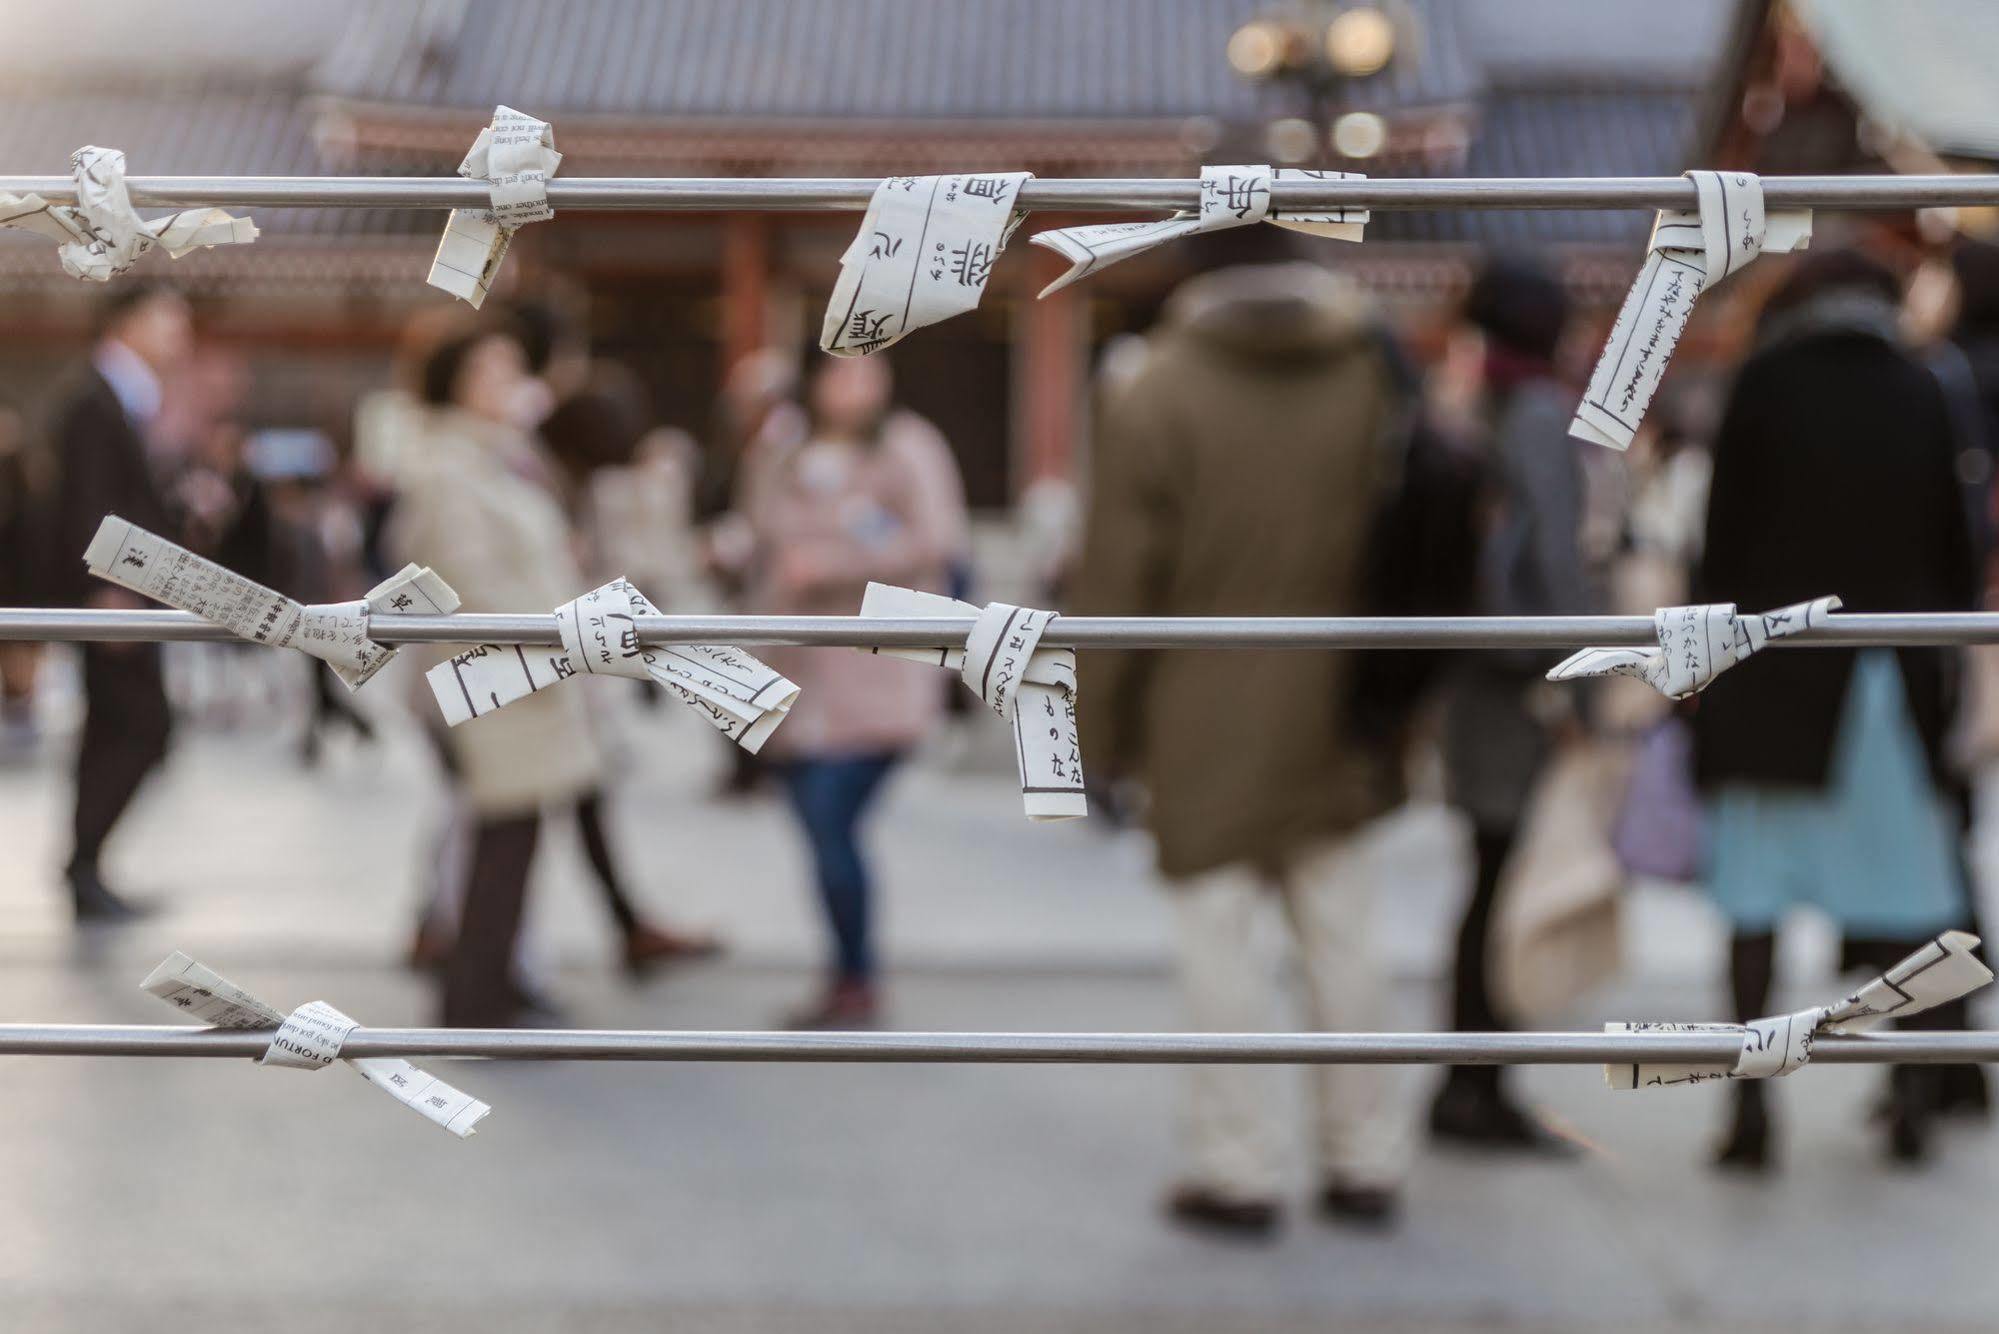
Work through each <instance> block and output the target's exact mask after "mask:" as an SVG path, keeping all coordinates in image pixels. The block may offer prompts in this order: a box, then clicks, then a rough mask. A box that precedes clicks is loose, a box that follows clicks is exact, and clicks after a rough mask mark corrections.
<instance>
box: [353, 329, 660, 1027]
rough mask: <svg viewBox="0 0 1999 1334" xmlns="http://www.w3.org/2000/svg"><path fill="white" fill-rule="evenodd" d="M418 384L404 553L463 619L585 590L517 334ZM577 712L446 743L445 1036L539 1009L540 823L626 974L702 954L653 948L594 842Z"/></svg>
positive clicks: (593, 752) (509, 716) (597, 805)
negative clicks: (575, 839) (561, 827)
mask: <svg viewBox="0 0 1999 1334" xmlns="http://www.w3.org/2000/svg"><path fill="white" fill-rule="evenodd" d="M418 378H419V387H418V398H419V400H420V402H421V403H422V404H423V405H424V408H425V411H424V413H423V414H422V415H421V416H419V417H413V418H412V420H413V421H420V422H422V427H421V429H422V432H423V434H422V437H421V439H419V440H418V441H416V442H413V443H412V444H410V445H409V446H408V447H406V448H403V449H400V450H398V451H397V452H398V457H399V459H400V464H399V467H400V468H401V472H400V475H399V476H398V477H397V479H396V482H397V488H398V494H397V497H396V503H395V511H394V517H393V519H392V520H391V522H392V524H393V526H394V539H393V540H394V544H395V545H396V546H397V548H398V549H399V551H400V552H402V553H403V554H404V555H406V556H408V557H409V558H411V559H416V560H422V561H425V562H427V563H429V564H430V565H431V567H432V568H434V569H435V570H436V571H437V572H438V573H439V574H440V575H441V576H443V578H444V579H445V580H446V581H447V582H448V583H450V584H451V586H452V587H453V588H455V589H456V590H457V591H458V594H459V596H460V597H461V598H462V599H463V605H464V609H465V610H466V611H485V612H500V611H517V610H520V609H521V608H524V607H547V608H549V609H551V610H553V609H554V608H555V607H558V606H560V605H561V604H563V603H564V602H567V601H569V600H570V599H571V598H574V597H576V596H578V595H579V594H580V593H582V592H584V591H587V587H588V586H587V584H586V583H585V582H584V579H583V575H582V573H581V571H580V570H578V569H577V565H576V560H575V557H574V555H573V553H572V548H571V542H570V533H569V525H568V522H567V519H566V518H565V516H564V514H563V510H562V506H561V504H560V502H559V501H558V500H557V499H556V496H555V493H554V491H553V490H552V488H551V484H550V477H549V473H548V465H547V463H546V462H545V461H544V459H543V458H542V456H541V454H540V453H539V452H538V451H537V449H536V448H535V445H534V443H533V440H532V439H531V437H530V436H529V434H528V429H527V428H528V426H529V425H530V424H531V422H532V418H533V417H534V416H535V415H537V410H538V408H539V407H540V405H541V404H542V403H543V402H544V401H545V399H544V398H543V396H542V395H541V394H539V393H538V392H536V391H537V385H536V383H535V381H534V380H533V379H532V377H531V376H529V374H528V370H527V363H526V358H525V356H524V354H523V353H522V350H521V347H520V344H519V343H518V341H517V340H516V339H515V338H514V336H513V335H512V333H511V332H509V331H508V330H506V329H505V328H504V327H496V326H490V325H479V326H473V327H470V328H467V329H465V330H462V331H460V332H458V333H455V334H452V335H449V336H447V337H445V338H443V339H442V340H441V341H440V342H439V343H438V344H437V346H436V347H435V348H433V349H432V350H431V351H430V353H429V355H428V356H427V357H426V358H425V359H424V362H423V365H422V369H421V373H420V375H419V377H418ZM431 656H432V657H433V658H437V657H441V656H443V655H442V654H432V655H431ZM586 709H587V702H586V701H585V699H584V697H583V694H582V693H581V692H579V691H576V690H547V691H542V692H539V693H537V694H534V695H530V696H528V697H527V698H525V699H521V700H517V701H515V702H514V703H513V704H510V705H509V706H508V707H507V708H505V709H502V710H499V711H497V712H495V713H492V714H489V715H488V716H486V717H483V718H479V719H477V720H475V721H473V722H470V723H467V724H465V725H463V726H461V727H454V728H451V729H450V730H449V731H448V732H446V733H445V734H444V736H443V738H442V742H441V745H442V749H443V754H444V757H445V762H446V765H447V768H448V769H449V771H450V773H451V775H452V778H453V781H454V785H455V786H456V787H457V788H458V789H459V791H460V793H461V794H462V796H463V798H464V802H465V804H466V806H467V808H468V809H469V810H470V812H471V816H472V832H471V839H470V844H471V851H470V855H469V869H468V870H467V871H466V873H465V876H464V894H463V902H462V905H461V908H460V911H459V914H458V923H457V930H456V935H455V938H454V939H453V940H452V942H451V944H450V946H449V953H448V957H447V958H446V959H445V960H444V997H443V1022H444V1023H445V1024H447V1025H449V1026H453V1027H468V1026H469V1027H500V1026H505V1025H508V1024H510V1023H513V1022H516V1021H517V1020H518V1019H519V1018H520V1017H521V1015H522V1013H523V1011H524V1010H526V1009H527V1008H529V1007H530V1006H531V1004H532V1003H533V1002H534V1001H535V999H536V998H534V997H533V996H532V995H531V994H529V993H528V992H527V991H526V989H525V988H524V987H523V986H522V984H521V981H520V979H519V977H518V975H517V973H516V971H515V968H514V953H515V944H516V941H517V938H518V936H519V934H520V924H521V917H522V912H523V910H524V907H525V904H526V896H527V883H528V871H529V868H530V867H531V865H532V863H533V861H534V854H535V848H536V845H537V843H538V841H539V836H540V829H541V824H542V818H543V812H544V810H548V809H559V810H573V811H574V812H575V813H576V814H577V817H578V826H579V829H580V832H581V833H582V835H583V842H584V848H585V851H586V853H588V854H589V856H590V860H591V864H592V869H593V870H594V871H595V872H596V873H597V877H598V880H599V882H600V884H601V886H602V887H603V889H604V891H605V894H606V897H607V902H608V903H609V904H610V906H611V911H612V914H613V916H614V917H615V918H616V920H617V922H618V925H619V928H620V931H621V933H622V935H623V937H624V946H625V960H626V963H627V965H628V966H630V967H632V968H634V969H637V968H642V967H644V966H646V965H648V964H650V963H652V962H656V961H657V959H658V958H659V957H661V956H666V955H673V954H678V953H682V952H685V951H686V950H687V949H688V948H696V949H697V950H698V948H699V942H695V943H694V944H693V945H690V944H689V943H688V942H684V941H680V940H679V939H678V938H671V939H667V938H660V939H656V938H655V937H657V936H660V934H661V933H658V932H656V931H654V930H653V929H652V928H650V927H649V926H648V925H647V923H646V922H645V921H644V920H643V918H642V917H640V915H639V914H638V912H637V910H636V909H635V908H634V907H633V906H632V905H631V902H630V896H629V894H628V893H627V892H626V890H625V888H624V886H623V884H622V880H621V877H620V876H619V874H618V871H617V868H616V864H615V862H614V861H613V859H612V857H611V853H610V847H609V842H608V838H607V836H606V834H605V832H604V827H603V818H602V800H603V798H602V786H603V783H604V771H605V759H604V754H603V751H602V748H601V746H600V744H599V742H598V739H597V734H596V732H595V730H594V729H593V728H592V727H591V725H590V719H589V716H588V714H587V712H586ZM420 945H421V936H420Z"/></svg>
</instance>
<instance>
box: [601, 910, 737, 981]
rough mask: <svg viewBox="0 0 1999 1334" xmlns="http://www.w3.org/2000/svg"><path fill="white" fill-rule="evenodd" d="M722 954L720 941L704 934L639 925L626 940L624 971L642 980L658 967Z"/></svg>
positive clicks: (643, 923)
mask: <svg viewBox="0 0 1999 1334" xmlns="http://www.w3.org/2000/svg"><path fill="white" fill-rule="evenodd" d="M721 952H722V942H721V941H719V940H717V939H715V937H713V936H711V935H708V934H706V933H703V932H696V931H670V930H668V929H667V928H665V927H663V926H652V925H649V924H647V923H645V922H640V923H639V924H638V925H637V926H635V927H633V928H632V932H631V934H630V935H628V936H626V937H625V971H626V972H627V973H629V974H630V975H631V976H633V977H644V976H645V975H646V974H647V973H649V972H651V971H652V970H653V969H654V968H657V967H658V966H659V965H661V964H665V963H680V962H684V961H686V960H690V959H712V958H714V957H715V956H716V955H718V954H720V953H721Z"/></svg>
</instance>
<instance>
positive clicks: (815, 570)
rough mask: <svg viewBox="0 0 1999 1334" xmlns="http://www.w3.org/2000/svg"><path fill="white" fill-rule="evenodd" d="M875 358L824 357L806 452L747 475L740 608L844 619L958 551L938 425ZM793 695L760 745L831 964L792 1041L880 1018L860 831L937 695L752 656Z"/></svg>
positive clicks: (895, 664)
mask: <svg viewBox="0 0 1999 1334" xmlns="http://www.w3.org/2000/svg"><path fill="white" fill-rule="evenodd" d="M892 391H893V385H892V382H891V379H890V376H889V371H888V364H887V362H886V361H885V360H884V359H883V358H882V357H881V356H879V355H876V356H872V357H865V358H852V359H849V358H839V357H827V358H824V359H823V360H822V361H821V362H820V364H819V366H818V368H817V371H816V373H815V374H814V376H813V379H812V385H811V390H810V393H809V395H808V403H809V412H810V423H809V428H808V430H807V432H806V434H805V437H804V439H803V441H802V442H801V443H799V444H797V445H795V446H793V447H792V448H790V449H789V450H787V451H786V452H785V453H784V454H783V455H782V456H779V457H774V458H772V459H770V460H769V461H767V462H766V463H765V464H764V465H762V467H761V468H760V478H759V482H758V485H757V486H756V487H755V488H754V490H753V492H752V498H751V503H750V507H749V519H750V523H751V527H752V530H753V534H754V542H755V555H754V557H753V561H752V569H753V573H752V576H751V583H750V593H749V599H748V601H749V603H750V605H751V607H752V608H753V609H754V610H755V611H757V612H760V613H765V614H771V615H779V616H851V615H852V614H853V613H854V609H855V608H856V607H858V606H860V603H861V595H862V594H863V593H864V592H865V591H866V589H867V585H868V582H869V581H870V580H880V581H882V582H884V583H893V584H901V585H903V586H905V587H912V588H921V589H925V590H928V591H930V592H942V591H943V590H944V588H945V586H946V580H947V578H948V563H949V561H950V559H951V557H952V556H953V555H954V554H955V553H956V552H958V551H960V550H962V549H963V548H964V545H965V528H966V517H965V498H964V487H963V484H962V482H961V481H960V479H959V476H958V470H957V464H956V462H955V461H954V460H953V458H952V456H951V451H950V447H949V446H948V445H946V444H945V442H944V439H943V437H942V436H940V435H939V434H938V433H937V430H936V428H935V427H933V426H931V425H930V423H928V422H926V421H924V420H923V419H922V418H921V417H918V416H916V415H915V414H914V413H911V412H908V411H905V410H901V409H898V408H896V407H895V406H894V400H893V396H892ZM764 656H765V658H766V660H767V661H768V662H769V663H770V665H771V666H772V667H773V668H775V669H776V670H778V671H780V672H782V673H784V675H786V676H787V677H789V678H790V679H791V680H792V681H794V682H796V683H797V685H798V688H799V696H798V702H797V703H796V704H795V705H793V706H792V710H791V713H790V715H789V716H788V717H787V718H786V719H785V724H784V726H783V727H781V728H779V729H778V731H777V732H776V733H775V734H774V735H773V736H772V737H771V739H770V742H769V744H768V745H767V746H766V747H765V748H764V752H763V753H764V754H765V755H766V756H768V757H770V759H771V761H772V762H773V763H774V764H775V765H776V766H777V769H778V772H779V774H780V775H781V776H782V779H783V783H784V788H785V792H786V794H787V795H788V796H789V798H790V802H791V809H792V813H793V814H794V815H795V816H796V817H797V820H798V825H799V828H800V829H801V830H802V831H803V833H804V835H805V841H806V844H807V846H808V848H809V850H810V853H811V858H812V868H813V875H814V879H815V880H816V882H817V885H818V890H819V901H820V907H821V909H822V910H823V912H824V913H825V918H826V925H827V930H828V933H829V935H830V936H831V938H832V947H833V948H832V961H831V965H830V967H829V968H828V970H827V977H826V982H825V984H824V986H823V987H822V989H821V991H820V993H819V995H818V996H817V997H816V998H815V999H814V1000H813V1001H811V1002H810V1003H808V1004H807V1005H806V1006H805V1007H804V1008H803V1009H801V1010H799V1011H798V1012H797V1013H796V1014H794V1015H793V1016H791V1019H790V1023H791V1024H792V1026H794V1027H801V1028H831V1027H851V1026H854V1025H859V1024H866V1023H870V1022H872V1021H873V1020H874V1019H875V1018H876V1017H877V1014H878V1011H879V1007H880V997H879V994H878V991H877V971H878V969H877V963H876V958H875V949H874V921H873V918H874V875H873V872H872V870H871V868H870V867H869V865H868V859H867V856H866V854H865V852H864V850H863V848H862V846H861V824H862V821H863V819H864V818H865V817H866V815H867V812H868V810H869V809H870V807H871V806H872V805H873V803H874V801H875V799H876V797H877V796H879V795H880V792H881V789H882V787H883V785H884V784H885V783H886V782H887V780H888V778H889V776H890V775H891V774H892V773H893V772H894V771H895V769H896V767H897V765H898V764H900V763H901V761H902V759H903V758H904V757H905V756H906V755H907V754H908V753H909V751H910V749H911V748H912V747H914V746H915V745H916V744H917V743H918V742H919V741H921V740H922V739H923V738H924V737H925V736H926V735H928V733H929V732H930V730H931V728H932V726H933V725H934V724H935V722H936V720H937V716H938V714H939V711H940V708H941V704H942V696H941V695H940V694H939V693H938V691H937V688H936V687H937V678H936V673H935V671H934V670H932V669H931V668H928V667H925V666H923V665H922V664H920V663H913V662H907V661H903V660H900V659H896V658H891V657H878V656H864V655H862V654H859V653H829V652H827V651H825V650H824V649H804V650H799V649H775V648H774V649H771V650H770V651H769V652H768V653H766V654H764Z"/></svg>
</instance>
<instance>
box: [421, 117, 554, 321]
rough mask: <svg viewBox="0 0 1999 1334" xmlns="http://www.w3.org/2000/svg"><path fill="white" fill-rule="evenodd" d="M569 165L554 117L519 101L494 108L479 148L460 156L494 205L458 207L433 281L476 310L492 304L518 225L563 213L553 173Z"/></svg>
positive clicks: (461, 168)
mask: <svg viewBox="0 0 1999 1334" xmlns="http://www.w3.org/2000/svg"><path fill="white" fill-rule="evenodd" d="M561 165H562V154H560V153H558V152H556V151H555V131H554V130H553V129H552V128H551V127H550V126H549V124H548V122H547V121H540V120H536V119H535V118H534V117H533V116H530V115H527V114H526V113H524V112H520V111H516V110H514V109H513V108H512V107H495V108H493V123H492V124H491V125H489V126H487V127H486V128H485V129H483V130H481V131H479V137H478V138H477V139H474V140H473V141H472V151H470V152H469V153H467V154H466V155H465V160H464V161H463V162H461V163H459V164H458V174H459V175H460V176H463V177H465V178H466V179H468V180H474V181H484V182H486V187H487V193H488V194H489V195H490V196H491V198H492V201H493V205H492V207H491V208H454V209H452V210H451V216H450V218H448V219H447V220H446V221H445V224H444V237H443V239H442V240H440V241H439V242H438V243H437V257H436V258H435V259H433V260H431V262H430V277H429V278H428V279H427V281H428V282H429V283H430V285H431V286H432V287H438V288H442V289H443V290H444V291H447V292H449V293H451V295H453V296H455V297H457V298H458V299H459V300H461V301H465V302H467V303H469V304H470V305H471V306H472V308H473V309H474V310H477V309H478V308H479V307H480V306H482V305H484V304H485V302H486V294H487V292H488V291H490V290H491V288H492V285H493V279H494V278H495V277H496V276H497V275H498V274H499V272H500V261H501V260H503V259H505V258H506V257H507V246H508V245H510V244H511V243H512V242H513V239H514V233H515V232H516V231H518V230H519V229H520V228H522V227H524V226H526V225H527V224H528V223H530V222H547V221H548V220H549V219H550V218H552V217H554V216H555V210H554V209H552V208H550V207H549V206H548V178H549V177H551V176H553V175H555V169H556V168H557V167H559V166H561Z"/></svg>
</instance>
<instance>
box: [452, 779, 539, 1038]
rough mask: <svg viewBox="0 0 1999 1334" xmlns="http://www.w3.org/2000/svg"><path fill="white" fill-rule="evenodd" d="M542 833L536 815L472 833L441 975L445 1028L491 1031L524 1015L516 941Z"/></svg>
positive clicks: (490, 822)
mask: <svg viewBox="0 0 1999 1334" xmlns="http://www.w3.org/2000/svg"><path fill="white" fill-rule="evenodd" d="M540 833H541V816H540V815H539V814H537V813H532V812H531V813H529V814H527V815H514V816H507V817H504V818H499V819H494V818H488V819H483V820H481V821H479V823H478V825H477V826H475V827H474V829H473V831H472V865H471V867H470V869H469V871H468V873H467V881H466V885H465V905H464V908H463V909H462V910H461V912H460V913H459V918H458V939H457V941H456V943H455V944H453V946H452V949H451V959H450V961H449V962H448V963H447V964H446V965H445V969H444V1023H445V1025H446V1026H447V1027H450V1028H486V1027H494V1026H500V1025H504V1024H506V1023H508V1022H509V1021H510V1020H511V1019H512V1018H513V1017H514V1014H515V1012H516V1011H517V1010H518V1009H519V999H520V998H519V996H518V995H517V994H516V992H515V989H514V973H513V963H514V941H515V939H516V938H517V937H518V936H519V935H520V932H521V914H522V911H523V909H524V908H525V907H526V904H527V888H528V870H529V868H530V867H531V866H533V864H534V849H535V843H536V841H537V839H538V838H539V836H540Z"/></svg>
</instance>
